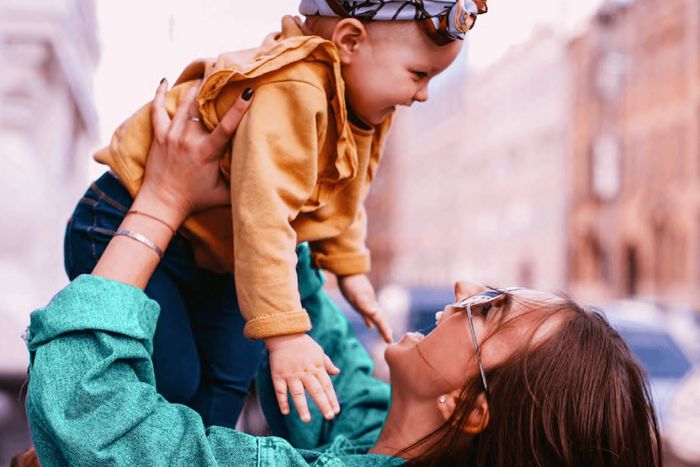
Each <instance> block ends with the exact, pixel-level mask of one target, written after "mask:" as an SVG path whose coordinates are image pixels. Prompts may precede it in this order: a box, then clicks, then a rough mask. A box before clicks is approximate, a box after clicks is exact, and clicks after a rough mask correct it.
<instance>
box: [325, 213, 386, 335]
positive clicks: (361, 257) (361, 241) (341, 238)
mask: <svg viewBox="0 0 700 467" xmlns="http://www.w3.org/2000/svg"><path fill="white" fill-rule="evenodd" d="M366 219H367V216H366V214H365V208H364V206H360V208H359V209H358V211H357V214H356V216H355V220H354V221H353V223H352V224H351V225H350V226H349V227H348V228H347V229H345V231H343V233H342V234H341V235H338V236H336V237H333V238H329V239H324V240H321V241H318V242H314V243H313V244H312V248H313V252H314V260H315V262H316V263H317V264H318V265H319V266H320V267H322V268H324V269H327V270H329V271H331V272H333V273H334V274H335V275H336V276H337V277H338V285H339V286H340V291H341V292H342V293H343V296H344V297H345V299H346V300H347V301H348V302H349V303H350V305H352V307H353V308H354V309H355V310H356V311H357V312H358V313H360V315H362V318H363V319H364V321H365V325H366V326H367V327H368V328H370V327H372V326H376V328H377V331H378V332H379V334H381V336H382V338H383V339H384V341H385V342H387V343H391V342H392V341H393V338H392V331H391V328H390V327H389V324H388V323H387V321H386V320H385V319H384V317H383V316H382V310H381V307H380V306H379V303H378V302H377V298H376V295H375V293H374V287H372V283H371V282H370V281H369V278H368V277H367V275H366V273H367V272H368V271H369V268H370V258H369V251H368V250H367V247H366V246H365V238H366V236H367V220H366Z"/></svg>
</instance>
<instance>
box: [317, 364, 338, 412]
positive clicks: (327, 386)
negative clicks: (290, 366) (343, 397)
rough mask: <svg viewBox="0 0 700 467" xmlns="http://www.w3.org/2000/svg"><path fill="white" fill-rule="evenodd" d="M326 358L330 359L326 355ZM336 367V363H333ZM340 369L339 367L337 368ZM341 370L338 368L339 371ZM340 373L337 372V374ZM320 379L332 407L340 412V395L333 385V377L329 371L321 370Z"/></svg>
mask: <svg viewBox="0 0 700 467" xmlns="http://www.w3.org/2000/svg"><path fill="white" fill-rule="evenodd" d="M326 358H327V359H328V361H330V358H328V356H327V355H326ZM331 365H333V362H331ZM333 367H334V368H335V365H333ZM335 369H336V370H338V368H335ZM339 372H340V370H338V373H339ZM338 373H335V374H336V375H337V374H338ZM318 380H319V382H320V383H321V387H322V388H323V390H324V392H325V393H326V397H327V398H328V401H329V402H330V403H331V407H332V408H333V411H334V412H335V413H336V415H337V414H339V413H340V404H339V403H338V396H336V394H335V388H334V387H333V382H332V381H331V377H330V376H328V373H327V372H321V373H319V375H318Z"/></svg>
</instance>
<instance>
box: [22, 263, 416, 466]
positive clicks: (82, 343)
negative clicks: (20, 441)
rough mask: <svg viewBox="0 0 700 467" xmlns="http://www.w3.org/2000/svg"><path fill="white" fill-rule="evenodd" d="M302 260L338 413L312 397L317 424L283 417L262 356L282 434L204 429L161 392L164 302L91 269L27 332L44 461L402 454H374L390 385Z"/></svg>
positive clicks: (327, 460)
mask: <svg viewBox="0 0 700 467" xmlns="http://www.w3.org/2000/svg"><path fill="white" fill-rule="evenodd" d="M307 260H308V258H307V257H304V258H302V262H306V261H307ZM302 266H304V265H303V264H302ZM300 270H303V271H304V272H303V273H302V275H301V277H300V291H301V292H302V297H303V299H304V302H305V303H304V306H305V308H306V310H307V311H308V312H309V314H310V316H311V319H312V322H313V325H314V328H313V330H312V331H311V332H310V334H311V335H312V337H313V338H314V339H315V340H316V341H317V342H318V343H319V344H320V345H321V346H323V348H324V349H325V350H326V353H327V354H328V355H329V356H330V357H331V359H333V361H334V362H335V363H336V365H337V366H339V367H340V368H341V370H342V373H341V374H340V375H339V376H337V377H335V378H334V384H335V389H336V392H337V394H338V398H339V400H340V404H341V408H342V411H341V413H340V415H338V416H337V417H336V419H335V420H333V421H330V422H329V421H325V420H323V417H321V414H320V413H319V411H318V410H317V409H316V408H315V407H313V408H312V417H313V421H312V422H311V423H309V424H304V423H302V422H301V421H299V417H298V415H297V414H296V413H294V412H293V413H292V414H291V415H290V416H287V417H283V416H282V415H281V414H280V413H279V410H278V409H277V408H276V407H277V403H276V401H275V397H274V391H273V389H272V385H271V381H270V378H269V367H267V366H264V367H263V368H262V369H261V372H260V375H259V378H258V387H259V390H260V396H261V404H262V406H263V409H264V411H265V413H266V416H267V417H268V419H269V420H270V425H271V427H272V429H273V433H275V434H279V435H282V436H284V438H280V437H275V436H271V437H257V436H252V435H248V434H246V433H241V432H238V431H236V430H232V429H227V428H221V427H209V428H207V427H205V426H204V425H203V424H202V420H201V419H200V417H199V415H198V414H197V413H196V412H195V411H194V410H192V409H190V408H188V407H186V406H184V405H179V404H171V403H169V402H167V401H166V400H165V399H163V397H162V396H160V395H159V394H158V393H157V392H156V389H155V385H154V384H155V380H154V374H153V364H152V361H151V351H152V348H153V332H154V329H155V326H156V321H157V319H158V314H159V312H160V310H159V308H158V305H157V303H156V302H154V301H152V300H150V299H149V298H148V297H147V296H146V295H145V294H144V293H143V292H142V291H141V290H139V289H137V288H134V287H130V286H127V285H124V284H121V283H118V282H113V281H108V280H105V279H101V278H98V277H94V276H89V275H85V276H81V277H79V278H77V279H76V280H75V281H73V282H72V283H71V284H70V285H68V286H67V287H66V288H65V289H63V290H62V291H61V292H60V293H58V295H56V296H55V297H54V298H53V300H52V301H51V303H50V304H49V305H48V306H47V307H46V308H43V309H41V310H38V311H36V312H34V313H33V314H32V316H31V324H30V327H29V329H28V332H27V346H28V348H29V357H30V364H29V388H28V393H27V412H28V416H29V421H30V426H31V431H32V436H33V439H34V444H35V447H36V450H37V453H38V455H39V459H40V460H41V462H42V465H44V466H45V467H49V466H113V465H114V466H116V465H119V466H134V465H144V466H145V465H148V466H159V465H162V466H178V465H186V466H190V467H191V466H219V465H221V466H223V465H227V466H236V467H245V466H306V465H313V466H358V467H360V466H362V467H364V466H367V467H370V466H379V465H382V466H384V465H400V464H402V463H403V462H402V461H401V459H397V458H392V457H386V456H380V455H373V454H367V450H368V449H369V448H370V447H371V446H372V445H373V444H374V443H375V442H376V440H377V437H378V435H379V432H380V430H381V427H382V424H383V423H384V420H385V417H386V414H387V411H388V407H389V396H390V393H389V387H388V385H387V384H386V383H383V382H381V381H379V380H376V379H374V378H372V376H371V371H372V361H371V360H370V358H369V356H368V355H367V353H366V352H365V350H364V349H363V348H362V346H361V345H360V343H359V342H358V341H357V339H356V338H355V336H354V334H353V332H352V330H351V328H350V327H349V324H348V322H347V320H346V319H345V317H344V316H342V314H341V313H340V311H339V310H338V308H337V307H336V306H335V305H334V304H333V302H331V301H330V299H329V298H328V297H327V295H326V294H325V293H324V292H323V290H322V288H321V286H322V283H323V281H322V279H321V276H320V274H319V273H318V271H315V270H313V269H312V268H311V267H310V266H306V267H301V268H300ZM310 405H313V403H311V404H310ZM285 438H286V439H285Z"/></svg>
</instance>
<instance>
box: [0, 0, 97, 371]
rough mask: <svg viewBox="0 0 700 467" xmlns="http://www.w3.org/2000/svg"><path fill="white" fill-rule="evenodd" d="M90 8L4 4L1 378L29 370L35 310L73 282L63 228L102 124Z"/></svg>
mask: <svg viewBox="0 0 700 467" xmlns="http://www.w3.org/2000/svg"><path fill="white" fill-rule="evenodd" d="M94 7H95V6H94V2H93V1H91V0H51V1H47V0H23V1H21V2H20V1H13V0H0V64H2V73H0V154H2V157H3V160H2V168H3V169H2V170H0V190H1V193H2V195H1V196H0V213H1V214H2V228H1V229H0V239H1V240H0V283H1V284H2V290H3V293H2V299H1V301H0V320H1V322H2V325H1V326H0V375H7V374H23V373H25V371H26V355H25V354H26V349H25V348H24V345H23V343H22V341H21V340H20V335H21V334H22V332H23V331H24V329H25V327H26V325H27V322H28V316H29V312H30V310H32V309H33V308H36V307H38V306H41V305H42V304H46V303H47V302H48V300H49V299H50V298H51V296H52V294H54V293H55V292H56V291H57V290H59V288H60V286H61V285H63V284H64V283H65V282H67V281H66V279H65V273H64V272H63V264H62V263H63V253H62V249H63V246H62V245H63V230H64V228H65V222H66V220H67V219H68V216H69V215H70V212H71V210H72V207H73V206H74V204H75V202H76V200H77V199H78V197H79V193H80V191H81V190H83V189H84V188H85V180H86V175H85V170H86V164H85V162H84V161H85V160H86V154H88V148H89V147H90V146H89V145H90V143H91V142H93V139H94V137H95V134H96V125H97V119H96V113H95V110H94V108H93V103H92V102H93V98H92V76H93V73H94V69H95V66H96V63H97V59H98V46H97V39H96V24H95V11H94ZM92 144H94V142H93V143H92Z"/></svg>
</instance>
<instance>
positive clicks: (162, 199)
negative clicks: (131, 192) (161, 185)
mask: <svg viewBox="0 0 700 467" xmlns="http://www.w3.org/2000/svg"><path fill="white" fill-rule="evenodd" d="M131 211H137V212H140V213H143V214H147V215H149V216H153V217H155V218H157V219H159V220H160V221H162V222H163V223H164V224H165V225H168V226H170V227H171V229H174V230H177V229H178V228H179V227H180V225H181V224H182V223H183V222H184V221H185V219H187V217H188V216H189V207H188V206H186V205H185V203H182V202H181V201H179V200H176V199H175V197H174V196H172V195H170V194H167V192H165V191H162V192H160V193H158V192H156V191H155V190H152V189H149V188H148V187H146V186H144V187H143V188H142V189H141V191H140V192H139V193H138V195H137V196H136V198H135V199H134V203H133V204H132V205H131Z"/></svg>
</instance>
